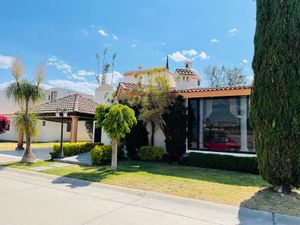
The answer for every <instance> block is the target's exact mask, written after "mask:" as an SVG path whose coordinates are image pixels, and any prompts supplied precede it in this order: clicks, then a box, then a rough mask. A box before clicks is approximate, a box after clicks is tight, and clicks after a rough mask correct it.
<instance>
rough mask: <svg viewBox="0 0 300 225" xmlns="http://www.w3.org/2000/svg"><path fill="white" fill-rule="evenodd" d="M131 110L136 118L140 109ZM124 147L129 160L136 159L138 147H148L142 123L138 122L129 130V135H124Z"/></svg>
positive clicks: (145, 131)
mask: <svg viewBox="0 0 300 225" xmlns="http://www.w3.org/2000/svg"><path fill="white" fill-rule="evenodd" d="M132 109H133V110H134V112H135V116H136V117H137V118H138V117H139V115H140V112H139V110H140V107H137V106H133V107H132ZM125 145H126V150H127V152H128V156H129V157H130V158H131V159H137V151H138V149H139V148H140V147H142V146H145V145H149V140H148V131H147V129H146V126H145V124H144V122H143V121H141V120H138V121H137V124H136V125H134V126H133V127H132V128H131V130H130V133H127V134H126V136H125Z"/></svg>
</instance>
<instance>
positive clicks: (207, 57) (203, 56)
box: [199, 51, 210, 60]
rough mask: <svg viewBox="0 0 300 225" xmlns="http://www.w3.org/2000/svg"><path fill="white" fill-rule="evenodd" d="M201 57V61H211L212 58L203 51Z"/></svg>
mask: <svg viewBox="0 0 300 225" xmlns="http://www.w3.org/2000/svg"><path fill="white" fill-rule="evenodd" d="M199 57H200V59H201V60H205V59H209V58H210V57H209V56H208V55H207V54H206V53H205V52H203V51H201V52H200V54H199Z"/></svg>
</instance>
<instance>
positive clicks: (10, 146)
mask: <svg viewBox="0 0 300 225" xmlns="http://www.w3.org/2000/svg"><path fill="white" fill-rule="evenodd" d="M56 143H57V142H40V143H31V146H32V148H33V149H34V148H52V146H53V144H56ZM16 146H17V143H16V142H0V151H9V150H15V148H16ZM24 147H25V143H24Z"/></svg>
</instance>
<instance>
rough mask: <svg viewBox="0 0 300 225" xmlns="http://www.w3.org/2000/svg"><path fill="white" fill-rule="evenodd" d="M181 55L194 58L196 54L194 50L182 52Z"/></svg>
mask: <svg viewBox="0 0 300 225" xmlns="http://www.w3.org/2000/svg"><path fill="white" fill-rule="evenodd" d="M182 54H183V55H185V56H186V55H187V56H195V55H197V54H198V52H197V51H196V50H195V49H190V50H183V51H182Z"/></svg>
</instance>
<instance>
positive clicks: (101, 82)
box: [95, 48, 110, 85]
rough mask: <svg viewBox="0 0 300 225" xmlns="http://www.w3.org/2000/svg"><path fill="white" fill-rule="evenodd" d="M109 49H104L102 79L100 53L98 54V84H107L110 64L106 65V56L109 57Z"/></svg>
mask: <svg viewBox="0 0 300 225" xmlns="http://www.w3.org/2000/svg"><path fill="white" fill-rule="evenodd" d="M107 51H108V49H107V48H104V50H103V59H102V78H101V79H100V56H99V54H98V53H96V54H95V55H96V60H97V74H96V80H97V82H98V84H101V85H103V84H105V83H106V76H107V73H108V71H109V67H110V64H108V63H106V61H105V60H106V55H107Z"/></svg>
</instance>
